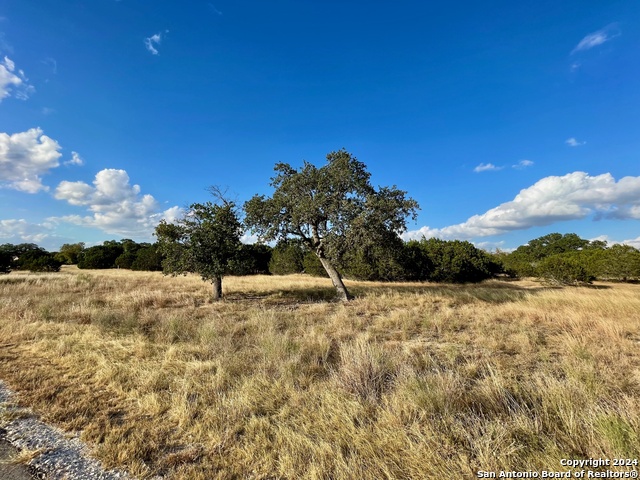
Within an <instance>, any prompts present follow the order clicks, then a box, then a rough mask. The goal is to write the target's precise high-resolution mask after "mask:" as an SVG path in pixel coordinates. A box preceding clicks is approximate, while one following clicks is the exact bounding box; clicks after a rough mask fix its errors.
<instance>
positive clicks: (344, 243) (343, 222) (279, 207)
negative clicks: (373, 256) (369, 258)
mask: <svg viewBox="0 0 640 480" xmlns="http://www.w3.org/2000/svg"><path fill="white" fill-rule="evenodd" d="M275 171H276V175H275V176H274V177H273V178H272V179H271V186H272V187H273V188H274V192H273V195H272V196H271V197H265V196H264V195H255V196H254V197H253V198H252V199H251V200H249V201H248V202H246V203H245V204H244V210H245V215H246V216H245V223H246V225H247V226H248V227H249V228H250V229H251V230H252V232H253V233H257V234H258V236H259V238H260V239H261V240H264V241H273V240H284V239H286V238H298V239H300V240H301V241H302V242H304V244H305V245H306V246H307V247H308V248H309V249H310V250H311V251H312V252H314V253H315V254H316V255H317V257H318V259H319V260H320V262H321V263H322V266H323V267H324V269H325V270H326V271H327V274H328V275H329V277H330V278H331V281H332V282H333V285H334V286H335V288H336V290H337V293H338V297H339V298H340V299H342V300H349V299H350V298H351V296H350V295H349V292H348V291H347V288H346V287H345V285H344V283H343V281H342V277H341V275H340V273H339V272H338V269H337V266H338V265H339V264H340V260H341V258H342V257H343V256H344V255H345V253H346V252H348V251H349V249H354V248H358V247H359V246H360V245H362V244H366V243H371V242H384V239H385V238H388V235H387V234H389V233H393V234H395V235H397V234H399V233H401V232H402V231H403V230H404V229H405V228H406V219H407V217H409V216H411V217H412V218H414V219H415V217H416V210H417V209H418V204H417V202H416V201H415V200H413V199H411V198H407V197H406V192H404V191H402V190H399V189H397V188H396V187H395V186H393V187H379V188H378V189H375V188H374V187H373V186H372V185H371V183H370V181H369V179H370V176H371V175H370V173H369V172H368V171H367V168H366V165H365V164H364V163H362V162H360V161H358V160H357V159H356V158H355V157H354V156H352V155H351V154H350V153H349V152H347V151H346V150H344V149H343V150H339V151H337V152H331V153H329V154H328V155H327V164H326V165H324V166H323V167H320V168H317V167H316V166H314V165H312V164H311V163H308V162H306V161H305V162H304V164H303V166H302V167H301V168H300V169H299V170H296V169H294V168H293V167H291V165H289V164H287V163H278V164H276V166H275Z"/></svg>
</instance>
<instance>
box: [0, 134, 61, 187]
mask: <svg viewBox="0 0 640 480" xmlns="http://www.w3.org/2000/svg"><path fill="white" fill-rule="evenodd" d="M59 150H60V145H58V142H56V141H55V140H53V139H51V138H49V137H47V136H46V135H44V134H43V133H42V130H41V129H40V128H31V129H29V130H27V131H26V132H21V133H14V134H13V135H9V134H7V133H2V132H0V185H2V186H5V187H8V188H13V189H15V190H20V191H22V192H27V193H36V192H38V191H40V190H48V187H46V186H44V185H42V181H41V179H40V176H41V175H44V174H45V173H48V172H49V170H51V169H52V168H55V167H57V166H58V165H59V163H58V159H59V158H60V156H61V154H60V152H59Z"/></svg>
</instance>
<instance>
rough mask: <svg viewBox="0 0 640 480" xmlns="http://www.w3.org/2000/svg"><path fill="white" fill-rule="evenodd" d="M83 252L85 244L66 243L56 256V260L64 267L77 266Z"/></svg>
mask: <svg viewBox="0 0 640 480" xmlns="http://www.w3.org/2000/svg"><path fill="white" fill-rule="evenodd" d="M83 250H84V242H79V243H65V244H64V245H62V246H61V247H60V251H59V252H58V253H57V254H56V259H57V260H58V261H60V262H62V263H63V264H64V265H76V264H77V263H78V260H79V258H80V254H81V253H82V251H83Z"/></svg>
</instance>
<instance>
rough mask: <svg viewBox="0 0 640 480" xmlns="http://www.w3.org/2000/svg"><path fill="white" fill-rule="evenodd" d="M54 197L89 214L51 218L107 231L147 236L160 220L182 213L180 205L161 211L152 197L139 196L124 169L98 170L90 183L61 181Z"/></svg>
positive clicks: (137, 187)
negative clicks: (80, 207) (83, 208)
mask: <svg viewBox="0 0 640 480" xmlns="http://www.w3.org/2000/svg"><path fill="white" fill-rule="evenodd" d="M54 196H55V198H57V199H58V200H66V201H67V202H68V203H69V204H71V205H75V206H83V207H86V208H87V210H88V211H89V212H90V215H86V216H81V215H68V216H64V217H57V218H52V219H51V220H55V221H65V222H69V223H73V224H75V225H83V226H90V227H96V228H99V229H100V230H103V231H104V232H107V233H110V234H118V235H128V236H144V237H149V236H150V234H151V232H152V231H153V229H154V228H155V226H156V225H157V224H158V222H160V220H161V219H163V218H164V219H166V220H167V221H169V222H171V221H173V220H175V219H176V218H178V217H179V216H180V214H181V209H180V208H179V207H172V208H169V209H167V210H165V211H161V209H160V206H159V204H158V202H157V201H156V200H155V198H153V196H151V195H149V194H146V195H141V194H140V186H139V185H131V184H130V183H129V175H127V172H126V171H124V170H116V169H105V170H102V171H100V172H98V174H97V175H96V178H95V180H94V181H93V186H91V185H88V184H86V183H85V182H68V181H63V182H60V184H59V185H58V187H57V188H56V191H55V194H54Z"/></svg>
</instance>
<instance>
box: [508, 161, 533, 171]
mask: <svg viewBox="0 0 640 480" xmlns="http://www.w3.org/2000/svg"><path fill="white" fill-rule="evenodd" d="M532 166H533V162H532V161H531V160H520V161H519V162H518V163H516V164H515V165H511V167H512V168H517V169H518V170H522V169H523V168H527V167H532Z"/></svg>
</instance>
